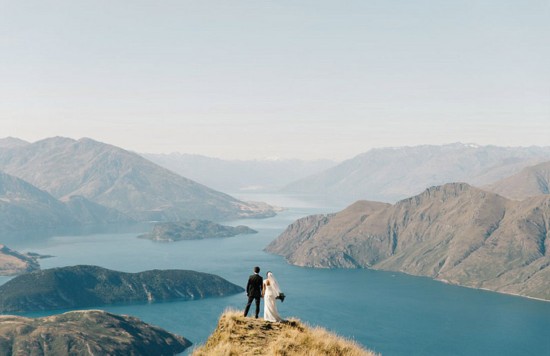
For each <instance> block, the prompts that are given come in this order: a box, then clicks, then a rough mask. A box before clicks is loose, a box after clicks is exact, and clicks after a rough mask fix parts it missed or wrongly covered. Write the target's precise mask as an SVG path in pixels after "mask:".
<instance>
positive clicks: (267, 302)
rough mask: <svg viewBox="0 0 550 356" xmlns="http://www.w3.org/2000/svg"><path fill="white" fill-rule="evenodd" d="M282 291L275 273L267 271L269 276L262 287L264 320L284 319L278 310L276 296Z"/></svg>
mask: <svg viewBox="0 0 550 356" xmlns="http://www.w3.org/2000/svg"><path fill="white" fill-rule="evenodd" d="M280 293H281V289H280V288H279V284H278V283H277V280H276V279H275V277H274V276H273V273H271V272H267V278H266V279H265V280H264V285H263V288H262V297H264V320H267V321H282V320H283V318H281V316H280V315H279V312H278V311H277V305H275V298H276V297H277V296H278V295H279V294H280Z"/></svg>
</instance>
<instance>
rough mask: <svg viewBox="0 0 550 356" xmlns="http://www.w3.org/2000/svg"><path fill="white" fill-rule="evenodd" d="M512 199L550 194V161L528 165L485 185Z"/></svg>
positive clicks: (486, 187)
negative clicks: (517, 171) (519, 170)
mask: <svg viewBox="0 0 550 356" xmlns="http://www.w3.org/2000/svg"><path fill="white" fill-rule="evenodd" d="M484 189H487V190H489V191H491V192H495V193H497V194H500V195H502V196H505V197H507V198H510V199H518V200H521V199H525V198H529V197H534V196H537V195H543V194H550V162H543V163H540V164H537V165H535V166H530V167H526V168H524V169H523V170H521V172H519V173H517V174H514V175H512V176H510V177H507V178H504V179H501V180H499V181H497V182H494V183H492V184H489V185H487V186H485V187H484Z"/></svg>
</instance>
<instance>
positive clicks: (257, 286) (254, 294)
mask: <svg viewBox="0 0 550 356" xmlns="http://www.w3.org/2000/svg"><path fill="white" fill-rule="evenodd" d="M263 283H264V279H263V278H262V276H260V275H259V274H257V273H254V274H253V275H251V276H250V277H248V283H247V284H246V295H247V296H248V302H247V303H246V308H245V309H244V316H246V315H247V314H248V310H249V309H250V305H252V301H253V300H256V318H257V317H258V314H259V313H260V298H261V297H262V285H263Z"/></svg>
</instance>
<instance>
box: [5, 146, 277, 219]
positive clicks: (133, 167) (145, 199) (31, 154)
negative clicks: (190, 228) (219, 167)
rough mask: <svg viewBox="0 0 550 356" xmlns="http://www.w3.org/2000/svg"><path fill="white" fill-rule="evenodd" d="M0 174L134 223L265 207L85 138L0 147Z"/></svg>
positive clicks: (249, 212)
mask: <svg viewBox="0 0 550 356" xmlns="http://www.w3.org/2000/svg"><path fill="white" fill-rule="evenodd" d="M0 170H3V171H4V172H6V173H8V174H11V175H14V176H16V177H19V178H21V179H24V180H25V181H27V182H29V183H31V184H33V185H34V186H36V187H38V188H40V189H42V190H44V191H47V192H48V193H50V194H51V195H53V196H54V197H56V198H58V199H66V198H68V197H71V196H75V195H76V196H83V197H85V198H87V199H88V200H91V201H93V202H95V203H97V204H101V205H104V206H107V207H110V208H112V209H116V210H118V211H120V212H122V213H124V214H126V215H129V216H130V217H132V218H134V219H136V220H156V221H175V220H181V219H191V218H207V219H212V220H221V219H233V218H244V217H267V216H273V215H274V214H275V213H274V211H273V209H270V207H269V206H265V205H264V206H261V205H258V204H254V203H248V202H243V201H240V200H237V199H235V198H233V197H231V196H229V195H227V194H223V193H221V192H218V191H215V190H213V189H210V188H208V187H206V186H204V185H202V184H199V183H196V182H194V181H192V180H190V179H187V178H184V177H181V176H179V175H177V174H176V173H173V172H171V171H169V170H167V169H165V168H162V167H160V166H158V165H156V164H154V163H152V162H150V161H148V160H146V159H144V158H143V157H141V156H139V155H137V154H135V153H132V152H128V151H126V150H123V149H121V148H118V147H115V146H111V145H108V144H104V143H101V142H97V141H94V140H91V139H88V138H83V139H80V140H73V139H69V138H62V137H54V138H49V139H45V140H42V141H38V142H35V143H32V144H28V145H24V146H16V147H11V148H4V149H1V148H0Z"/></svg>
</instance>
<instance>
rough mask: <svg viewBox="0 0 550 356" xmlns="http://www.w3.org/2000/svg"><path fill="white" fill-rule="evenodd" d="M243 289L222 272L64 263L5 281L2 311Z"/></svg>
mask: <svg viewBox="0 0 550 356" xmlns="http://www.w3.org/2000/svg"><path fill="white" fill-rule="evenodd" d="M242 291H243V288H241V287H239V286H237V285H235V284H233V283H230V282H228V281H226V280H225V279H223V278H221V277H218V276H216V275H212V274H207V273H200V272H195V271H185V270H152V271H145V272H139V273H124V272H118V271H112V270H108V269H105V268H101V267H97V266H73V267H61V268H52V269H46V270H42V271H36V272H31V273H27V274H24V275H20V276H18V277H15V278H14V279H12V280H10V281H8V282H6V283H5V284H4V285H2V286H0V312H2V313H14V312H28V311H36V310H53V309H71V308H83V307H92V306H100V305H106V304H115V303H143V302H158V301H167V300H173V299H200V298H206V297H218V296H225V295H231V294H235V293H240V292H242Z"/></svg>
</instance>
